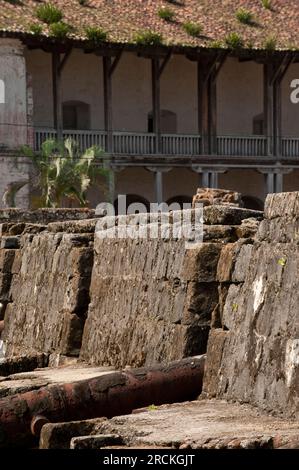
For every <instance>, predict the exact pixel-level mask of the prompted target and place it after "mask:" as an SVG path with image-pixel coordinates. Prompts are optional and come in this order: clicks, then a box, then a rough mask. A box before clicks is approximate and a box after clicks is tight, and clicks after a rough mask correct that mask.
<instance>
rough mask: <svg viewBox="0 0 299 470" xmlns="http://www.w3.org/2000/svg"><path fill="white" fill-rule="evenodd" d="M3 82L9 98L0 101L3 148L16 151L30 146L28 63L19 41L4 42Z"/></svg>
mask: <svg viewBox="0 0 299 470" xmlns="http://www.w3.org/2000/svg"><path fill="white" fill-rule="evenodd" d="M0 80H2V81H3V82H4V98H5V99H4V100H3V99H2V100H0V145H1V144H4V145H5V146H7V147H14V148H15V147H18V146H19V145H24V144H26V143H27V82H26V63H25V58H24V55H23V46H22V44H21V42H20V41H18V40H16V39H0ZM2 87H3V85H2ZM2 91H3V90H2ZM2 98H3V93H2ZM1 101H2V102H1ZM3 101H4V102H3Z"/></svg>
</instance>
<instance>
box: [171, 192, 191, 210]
mask: <svg viewBox="0 0 299 470" xmlns="http://www.w3.org/2000/svg"><path fill="white" fill-rule="evenodd" d="M166 203H167V204H168V206H171V205H174V204H176V205H177V206H178V209H183V207H184V206H183V205H184V204H192V197H191V196H183V195H180V196H173V197H171V198H169V199H168V200H167V201H166Z"/></svg>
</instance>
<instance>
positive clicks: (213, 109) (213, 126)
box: [208, 72, 217, 155]
mask: <svg viewBox="0 0 299 470" xmlns="http://www.w3.org/2000/svg"><path fill="white" fill-rule="evenodd" d="M208 102H209V151H210V154H212V155H217V88H216V77H215V74H214V72H213V73H212V75H211V77H210V78H209V81H208Z"/></svg>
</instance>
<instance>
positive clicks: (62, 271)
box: [2, 231, 93, 357]
mask: <svg viewBox="0 0 299 470" xmlns="http://www.w3.org/2000/svg"><path fill="white" fill-rule="evenodd" d="M20 242H21V248H20V249H19V250H17V254H16V255H15V259H14V263H13V272H14V274H13V276H12V281H11V287H10V290H9V295H10V296H11V302H10V303H9V304H8V305H7V308H6V312H5V327H4V332H3V334H2V336H3V339H4V341H5V344H6V355H7V356H8V357H9V356H15V355H22V354H29V353H36V352H44V353H52V352H54V351H55V352H56V353H58V352H59V353H61V354H65V355H70V356H72V355H78V354H79V350H80V346H81V337H82V331H83V326H84V322H85V318H86V311H87V306H88V302H89V284H90V276H91V269H92V264H93V234H89V233H86V234H83V233H79V234H76V233H73V234H68V233H61V232H59V233H56V232H48V231H44V232H42V233H40V234H34V235H33V234H28V233H25V234H23V235H21V239H20Z"/></svg>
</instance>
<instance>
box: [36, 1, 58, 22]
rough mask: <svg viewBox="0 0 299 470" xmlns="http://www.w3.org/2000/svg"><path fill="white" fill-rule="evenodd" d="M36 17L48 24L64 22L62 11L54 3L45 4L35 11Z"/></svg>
mask: <svg viewBox="0 0 299 470" xmlns="http://www.w3.org/2000/svg"><path fill="white" fill-rule="evenodd" d="M35 13H36V17H37V18H38V19H39V20H40V21H43V22H44V23H47V24H52V23H58V22H59V21H61V20H62V18H63V14H62V11H61V10H60V9H59V8H57V7H56V6H55V5H53V4H52V3H44V4H43V5H40V6H39V7H37V9H36V10H35Z"/></svg>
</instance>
